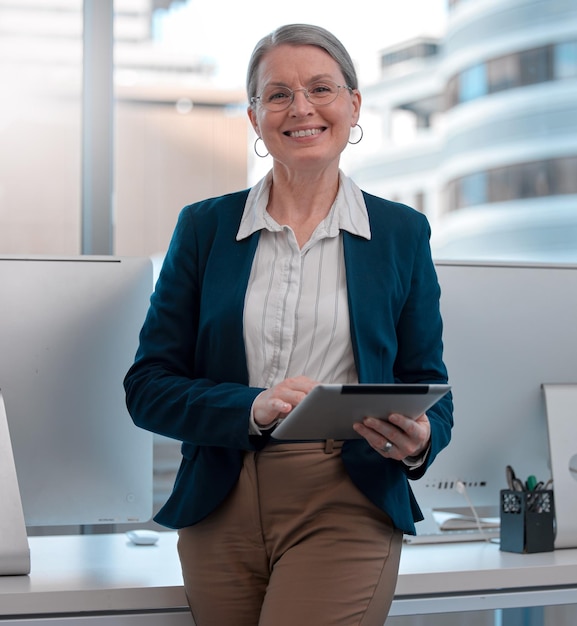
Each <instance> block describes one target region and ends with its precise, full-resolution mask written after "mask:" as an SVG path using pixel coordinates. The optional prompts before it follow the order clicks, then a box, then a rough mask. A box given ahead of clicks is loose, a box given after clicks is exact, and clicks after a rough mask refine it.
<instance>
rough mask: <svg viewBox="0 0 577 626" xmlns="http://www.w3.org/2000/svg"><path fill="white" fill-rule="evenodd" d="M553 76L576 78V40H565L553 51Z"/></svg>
mask: <svg viewBox="0 0 577 626" xmlns="http://www.w3.org/2000/svg"><path fill="white" fill-rule="evenodd" d="M553 65H554V75H555V78H577V41H565V42H563V43H559V44H557V45H556V46H555V49H554V52H553Z"/></svg>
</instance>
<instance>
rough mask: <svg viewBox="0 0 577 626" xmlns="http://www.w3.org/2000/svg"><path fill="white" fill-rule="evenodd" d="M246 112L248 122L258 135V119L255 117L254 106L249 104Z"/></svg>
mask: <svg viewBox="0 0 577 626" xmlns="http://www.w3.org/2000/svg"><path fill="white" fill-rule="evenodd" d="M246 112H247V114H248V119H249V120H250V123H251V125H252V127H253V128H254V132H255V133H256V134H257V135H258V136H259V137H260V131H259V129H258V120H257V119H256V113H255V110H254V107H253V106H249V107H248V109H247V110H246Z"/></svg>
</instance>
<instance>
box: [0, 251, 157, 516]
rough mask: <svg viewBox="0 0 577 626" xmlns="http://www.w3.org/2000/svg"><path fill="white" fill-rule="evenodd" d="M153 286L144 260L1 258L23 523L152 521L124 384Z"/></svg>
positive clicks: (0, 315) (144, 450)
mask: <svg viewBox="0 0 577 626" xmlns="http://www.w3.org/2000/svg"><path fill="white" fill-rule="evenodd" d="M152 286H153V285H152V263H151V261H150V260H149V259H144V258H117V257H90V256H83V257H74V258H53V257H50V258H47V257H4V258H0V388H1V390H2V395H3V398H4V402H5V407H6V415H7V418H8V427H9V431H10V437H11V440H12V449H13V452H14V463H15V466H16V473H17V477H18V484H19V487H20V493H21V499H22V508H23V510H24V517H25V522H26V525H27V526H46V525H49V526H58V525H92V524H118V523H134V522H141V521H146V520H148V519H149V518H150V516H151V512H152V435H151V434H150V433H147V432H144V431H143V430H141V429H139V428H137V427H136V426H134V425H133V423H132V421H131V419H130V417H129V415H128V412H127V409H126V407H125V402H124V390H123V386H122V381H123V377H124V375H125V373H126V371H127V370H128V368H129V367H130V365H131V363H132V361H133V359H134V354H135V352H136V348H137V341H138V332H139V329H140V326H141V325H142V322H143V320H144V317H145V315H146V310H147V307H148V301H149V297H150V294H151V292H152Z"/></svg>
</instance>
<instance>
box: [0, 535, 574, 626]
mask: <svg viewBox="0 0 577 626" xmlns="http://www.w3.org/2000/svg"><path fill="white" fill-rule="evenodd" d="M30 550H31V561H32V571H31V574H30V576H4V577H0V624H2V626H9V625H10V626H28V625H33V624H46V623H50V618H59V619H58V624H62V623H66V625H67V626H82V625H84V624H88V623H90V624H93V623H94V622H98V626H105V625H107V624H108V625H111V624H114V626H121V625H122V626H133V625H134V626H136V625H138V626H148V625H150V626H153V625H154V626H156V625H159V626H160V625H162V626H191V624H193V622H192V619H191V618H190V616H189V614H188V610H187V606H186V599H185V595H184V591H183V588H182V579H181V575H180V565H179V562H178V556H177V552H176V534H175V533H168V532H167V533H161V535H160V541H159V543H158V544H157V545H156V546H134V545H132V544H130V543H129V542H128V540H127V539H126V537H125V535H124V534H115V535H75V536H65V537H31V538H30ZM555 604H577V549H575V550H557V551H555V552H547V553H541V554H531V555H520V554H511V553H506V552H501V551H500V550H499V547H498V546H497V545H495V544H487V543H477V542H476V543H459V544H451V545H415V546H405V547H404V549H403V554H402V558H401V567H400V574H399V580H398V584H397V591H396V595H395V601H394V602H393V606H392V610H391V615H397V616H398V615H418V614H431V613H448V612H460V611H473V610H484V609H495V608H512V607H532V606H548V605H555ZM64 620H65V621H64Z"/></svg>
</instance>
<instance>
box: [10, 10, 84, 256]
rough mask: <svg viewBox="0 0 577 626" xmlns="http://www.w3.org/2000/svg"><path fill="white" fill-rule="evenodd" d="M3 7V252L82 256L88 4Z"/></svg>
mask: <svg viewBox="0 0 577 626" xmlns="http://www.w3.org/2000/svg"><path fill="white" fill-rule="evenodd" d="M27 5H28V3H26V2H23V3H17V2H12V3H0V23H1V24H2V37H1V38H0V84H2V85H3V86H4V87H6V86H9V88H4V89H3V90H2V98H0V223H1V224H2V228H0V251H1V252H3V253H7V254H20V253H26V254H77V253H78V252H79V251H80V234H81V228H80V219H81V217H80V216H81V212H80V193H81V188H80V180H81V179H80V176H81V170H80V159H81V108H82V102H81V93H82V0H67V1H64V0H59V1H58V2H50V1H48V0H47V1H45V2H43V3H35V6H34V10H31V9H30V7H29V6H27Z"/></svg>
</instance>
